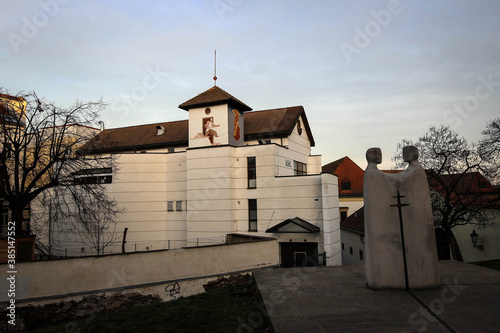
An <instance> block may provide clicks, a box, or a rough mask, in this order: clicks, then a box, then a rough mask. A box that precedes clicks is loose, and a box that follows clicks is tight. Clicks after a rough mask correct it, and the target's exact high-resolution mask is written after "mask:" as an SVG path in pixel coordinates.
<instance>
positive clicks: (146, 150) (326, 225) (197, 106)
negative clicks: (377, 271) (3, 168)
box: [59, 86, 341, 266]
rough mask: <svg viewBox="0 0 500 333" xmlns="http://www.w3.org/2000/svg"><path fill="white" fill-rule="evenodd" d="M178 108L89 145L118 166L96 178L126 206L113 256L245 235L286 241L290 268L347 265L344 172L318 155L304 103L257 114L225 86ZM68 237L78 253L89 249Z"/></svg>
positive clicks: (284, 254)
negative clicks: (179, 116) (180, 113)
mask: <svg viewBox="0 0 500 333" xmlns="http://www.w3.org/2000/svg"><path fill="white" fill-rule="evenodd" d="M179 107H180V108H181V109H183V110H185V111H187V112H188V120H181V121H174V122H165V123H158V124H150V125H140V126H131V127H124V128H116V129H106V130H103V131H102V132H100V133H99V134H98V135H97V136H96V137H95V138H94V139H92V140H91V141H90V142H88V143H87V144H86V145H85V146H84V147H83V149H82V150H81V153H82V154H85V155H92V156H101V157H106V156H113V157H115V158H116V164H117V166H118V167H117V169H116V170H96V174H95V179H97V180H98V181H99V180H100V182H101V183H102V184H103V185H104V186H106V188H107V193H108V194H109V195H110V196H111V197H113V198H114V199H115V200H116V201H117V202H118V204H119V206H120V208H122V210H123V212H122V213H121V214H120V216H119V218H118V221H117V223H116V228H114V232H115V233H116V234H117V235H119V237H118V238H119V240H117V241H116V243H115V244H114V245H113V246H111V247H109V248H108V249H106V251H105V252H106V253H109V252H121V251H122V249H124V250H125V251H126V252H131V251H147V250H158V249H172V248H180V247H186V246H200V245H209V244H215V243H222V242H225V241H227V239H228V235H232V236H234V235H241V236H249V237H274V238H277V239H278V242H279V243H280V253H277V254H276V255H277V257H278V258H279V262H280V263H281V264H282V265H283V266H302V265H305V264H307V265H312V264H326V265H340V264H341V254H340V252H341V249H340V247H341V245H340V226H339V203H338V183H337V177H336V176H335V175H332V174H329V173H322V170H321V156H317V155H311V147H313V146H314V138H313V135H312V132H311V129H310V127H309V123H308V120H307V117H306V114H305V111H304V108H303V107H301V106H296V107H287V108H279V109H271V110H263V111H252V109H251V108H250V107H249V106H247V105H246V104H245V103H243V102H241V101H240V100H238V99H237V98H235V97H233V96H232V95H230V94H228V93H227V92H226V91H224V90H222V89H221V88H219V87H217V86H214V87H212V88H210V89H208V90H207V91H205V92H203V93H201V94H199V95H197V96H195V97H194V98H192V99H190V100H188V101H186V102H184V103H182V104H180V105H179ZM87 174H89V172H87ZM125 230H126V231H125ZM108 232H109V230H108ZM122 236H123V237H122ZM61 238H65V240H64V241H62V242H60V245H59V246H60V248H61V249H62V248H66V249H67V250H66V251H68V252H69V253H70V254H71V255H76V254H77V253H87V251H88V249H87V248H86V247H85V246H84V245H82V243H81V242H79V240H78V239H77V237H73V236H70V235H68V236H67V237H60V239H61ZM233 238H234V237H231V239H233ZM249 255H251V254H249Z"/></svg>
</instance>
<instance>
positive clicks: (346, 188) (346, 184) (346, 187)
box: [340, 179, 351, 191]
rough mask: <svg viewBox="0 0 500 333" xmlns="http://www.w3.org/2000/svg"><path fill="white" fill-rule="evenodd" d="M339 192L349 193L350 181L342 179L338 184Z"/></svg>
mask: <svg viewBox="0 0 500 333" xmlns="http://www.w3.org/2000/svg"><path fill="white" fill-rule="evenodd" d="M340 190H342V191H350V190H351V181H350V180H349V179H344V180H343V181H342V183H341V184H340Z"/></svg>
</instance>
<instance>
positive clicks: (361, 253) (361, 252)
mask: <svg viewBox="0 0 500 333" xmlns="http://www.w3.org/2000/svg"><path fill="white" fill-rule="evenodd" d="M359 260H363V250H359Z"/></svg>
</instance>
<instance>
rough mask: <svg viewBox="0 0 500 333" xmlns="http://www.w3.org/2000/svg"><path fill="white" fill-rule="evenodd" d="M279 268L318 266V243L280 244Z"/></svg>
mask: <svg viewBox="0 0 500 333" xmlns="http://www.w3.org/2000/svg"><path fill="white" fill-rule="evenodd" d="M280 250H281V266H283V267H310V266H318V243H293V242H289V243H280Z"/></svg>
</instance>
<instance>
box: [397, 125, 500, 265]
mask: <svg viewBox="0 0 500 333" xmlns="http://www.w3.org/2000/svg"><path fill="white" fill-rule="evenodd" d="M407 145H414V146H416V147H417V148H418V150H419V155H420V156H419V161H420V163H421V164H422V166H423V167H424V169H425V170H426V173H427V176H428V181H429V187H430V190H431V201H432V209H433V213H434V223H435V226H436V227H440V228H442V229H443V231H444V233H445V235H446V237H447V240H448V241H449V243H450V246H451V250H452V254H453V257H454V259H456V260H462V255H461V252H460V249H459V247H458V244H457V241H456V239H455V237H454V235H453V232H452V229H453V228H454V227H455V226H458V225H467V224H471V225H475V226H477V227H478V228H486V227H496V226H497V225H496V224H495V222H494V217H495V216H496V214H498V212H499V208H500V206H499V203H500V202H499V200H498V195H497V194H495V188H494V187H493V186H492V185H491V184H490V182H488V181H487V179H488V178H489V179H491V177H492V176H493V175H494V174H495V173H497V172H498V166H497V170H495V169H494V168H491V167H489V166H490V163H489V161H488V159H486V158H485V156H484V154H481V153H480V149H478V147H477V146H475V145H470V144H469V143H468V142H467V140H466V139H465V138H463V137H460V136H459V135H458V133H456V132H454V131H453V130H451V129H450V128H449V127H445V126H440V127H434V126H431V127H430V128H429V131H428V132H427V133H426V134H425V135H424V136H422V137H420V138H419V139H418V141H416V142H412V141H411V140H407V139H404V140H403V141H402V142H401V143H400V144H398V147H397V152H396V153H395V155H394V156H393V158H392V159H393V161H395V162H396V165H397V167H398V168H402V167H403V166H404V165H405V162H404V161H403V158H402V148H403V147H404V146H407Z"/></svg>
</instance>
